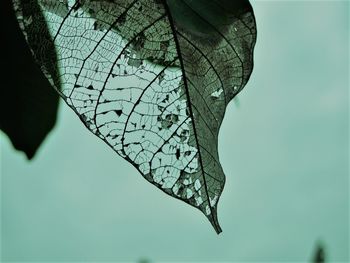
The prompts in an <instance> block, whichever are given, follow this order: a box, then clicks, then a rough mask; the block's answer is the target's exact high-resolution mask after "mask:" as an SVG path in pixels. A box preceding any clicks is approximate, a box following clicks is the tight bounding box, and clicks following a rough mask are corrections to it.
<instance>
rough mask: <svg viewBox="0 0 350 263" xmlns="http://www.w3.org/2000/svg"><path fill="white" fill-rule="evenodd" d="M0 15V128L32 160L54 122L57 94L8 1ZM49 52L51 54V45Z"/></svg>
mask: <svg viewBox="0 0 350 263" xmlns="http://www.w3.org/2000/svg"><path fill="white" fill-rule="evenodd" d="M33 8H35V7H33ZM38 8H39V7H38ZM1 17H2V19H3V24H2V25H3V26H2V29H3V30H4V31H5V36H4V38H3V40H2V41H3V43H5V46H4V47H3V49H2V50H3V56H2V59H1V63H2V64H1V69H2V80H1V81H2V91H1V119H0V120H1V121H0V129H1V130H2V131H3V132H4V133H5V134H7V136H8V137H9V139H10V140H11V142H12V144H13V146H14V147H15V148H16V149H17V150H20V151H23V152H24V153H25V154H26V156H27V158H28V159H32V158H33V156H34V154H35V152H36V151H37V149H38V148H39V146H40V144H41V143H42V142H43V140H44V139H45V137H46V135H47V134H48V133H49V132H50V131H51V129H52V128H53V127H54V125H55V123H56V116H57V109H58V101H59V96H58V94H57V93H56V92H55V91H54V89H53V88H52V87H51V84H50V83H49V81H48V80H47V78H46V77H45V75H44V74H43V73H42V72H41V70H40V68H39V66H38V65H37V63H36V62H35V60H34V58H33V55H32V53H31V51H30V49H29V47H28V44H27V42H26V40H25V38H24V35H23V33H22V31H21V29H20V27H19V25H18V22H17V19H16V16H15V12H14V9H13V6H12V2H11V0H4V1H1ZM36 19H39V20H40V19H43V18H42V17H41V18H40V17H39V18H38V17H37V18H36ZM42 23H45V22H44V20H42ZM43 26H45V25H43ZM44 29H45V28H44ZM46 29H47V28H46ZM40 30H41V32H42V33H41V36H42V38H47V37H48V38H50V36H49V35H48V31H47V30H43V28H41V29H40ZM38 43H41V42H38ZM40 48H41V47H40ZM52 53H55V51H54V48H53V50H52ZM54 63H55V61H53V62H52V64H53V65H54Z"/></svg>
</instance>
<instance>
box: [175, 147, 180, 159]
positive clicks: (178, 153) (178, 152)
mask: <svg viewBox="0 0 350 263" xmlns="http://www.w3.org/2000/svg"><path fill="white" fill-rule="evenodd" d="M179 158H180V149H176V159H178V160H179Z"/></svg>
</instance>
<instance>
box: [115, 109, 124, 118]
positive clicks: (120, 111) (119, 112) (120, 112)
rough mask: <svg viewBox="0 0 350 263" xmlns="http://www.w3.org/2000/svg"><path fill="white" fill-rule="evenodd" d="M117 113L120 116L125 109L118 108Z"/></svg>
mask: <svg viewBox="0 0 350 263" xmlns="http://www.w3.org/2000/svg"><path fill="white" fill-rule="evenodd" d="M115 113H116V114H117V115H118V117H120V115H122V113H123V111H122V110H116V111H115Z"/></svg>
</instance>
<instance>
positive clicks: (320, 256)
mask: <svg viewBox="0 0 350 263" xmlns="http://www.w3.org/2000/svg"><path fill="white" fill-rule="evenodd" d="M312 262H313V263H324V262H326V253H325V249H324V246H323V244H322V243H320V242H319V243H318V244H317V245H316V249H315V252H314V255H313V259H312Z"/></svg>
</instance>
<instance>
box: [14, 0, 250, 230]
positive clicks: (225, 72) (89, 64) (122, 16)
mask: <svg viewBox="0 0 350 263" xmlns="http://www.w3.org/2000/svg"><path fill="white" fill-rule="evenodd" d="M14 3H15V5H14V6H15V10H16V13H17V18H18V20H19V22H20V24H21V26H22V29H23V31H24V33H25V35H26V37H27V39H28V41H29V40H30V39H33V38H38V39H40V35H39V34H40V30H36V31H33V30H31V31H29V27H30V25H34V26H35V25H36V18H35V17H36V15H39V14H36V13H35V12H34V10H32V5H33V4H35V3H39V5H40V7H41V10H42V12H43V14H44V16H45V18H46V21H47V23H48V27H49V30H50V33H51V36H52V39H53V42H54V45H55V47H56V52H57V57H58V65H59V66H58V68H59V74H60V79H61V83H62V84H61V86H62V89H61V91H59V93H60V95H61V96H62V98H63V99H64V100H65V101H66V102H67V104H68V105H69V106H70V107H71V108H72V109H73V110H74V111H75V112H76V113H77V114H78V116H79V117H80V118H81V120H82V121H83V122H84V124H85V125H86V127H87V128H88V129H89V130H90V131H92V132H93V133H94V134H96V135H97V136H98V137H100V138H101V139H102V140H103V141H105V142H106V143H107V144H108V145H109V146H111V147H112V148H113V149H114V150H115V151H116V152H117V153H118V154H119V155H120V156H122V157H123V158H125V159H126V160H128V161H129V162H130V163H131V164H133V165H134V166H135V167H136V168H137V169H138V171H139V172H140V173H141V174H142V175H143V176H144V177H145V178H146V179H147V180H148V181H149V182H150V183H152V184H154V185H156V186H157V187H158V188H160V189H161V190H162V191H164V192H165V193H167V194H169V195H171V196H173V197H175V198H178V199H181V200H183V201H185V202H186V203H189V204H190V205H192V206H194V207H196V208H198V209H200V210H201V211H202V212H203V213H204V214H205V215H206V216H207V218H208V219H209V221H210V222H211V224H212V225H213V227H214V228H215V230H216V231H217V232H218V233H220V232H221V228H220V226H219V223H218V220H217V204H218V200H219V197H220V195H221V192H222V190H223V187H224V183H225V176H224V173H223V171H222V168H221V165H220V163H219V157H218V150H217V139H218V132H219V127H220V124H221V122H222V119H223V117H224V113H225V108H226V106H227V104H228V103H229V102H230V101H231V100H232V98H233V97H234V96H235V95H237V94H238V92H239V91H240V90H242V88H243V87H244V85H245V84H246V82H247V81H248V78H249V76H250V74H251V71H252V66H253V48H254V44H255V38H256V28H255V20H254V15H253V11H252V8H251V6H250V4H249V2H248V1H243V0H241V1H230V0H197V1H193V0H192V1H191V0H114V1H111V0H110V1H107V0H94V1H93V0H80V1H79V0H78V1H69V0H60V1H53V0H14ZM33 34H35V35H33ZM29 43H30V45H31V46H32V49H33V51H34V55H35V56H36V58H37V60H38V61H39V63H40V64H41V66H42V68H43V70H44V72H45V73H46V75H47V77H48V78H49V79H50V80H51V83H52V85H53V86H56V82H55V80H54V79H53V78H52V76H51V75H50V73H49V72H48V71H47V70H45V69H46V67H47V65H48V64H50V63H48V61H47V60H49V59H50V54H46V53H44V52H41V51H42V50H44V48H45V46H46V45H47V44H48V43H46V42H44V41H43V42H41V43H38V45H42V47H43V49H34V48H33V43H32V42H31V41H29ZM56 89H57V87H56ZM130 187H131V186H130Z"/></svg>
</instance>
